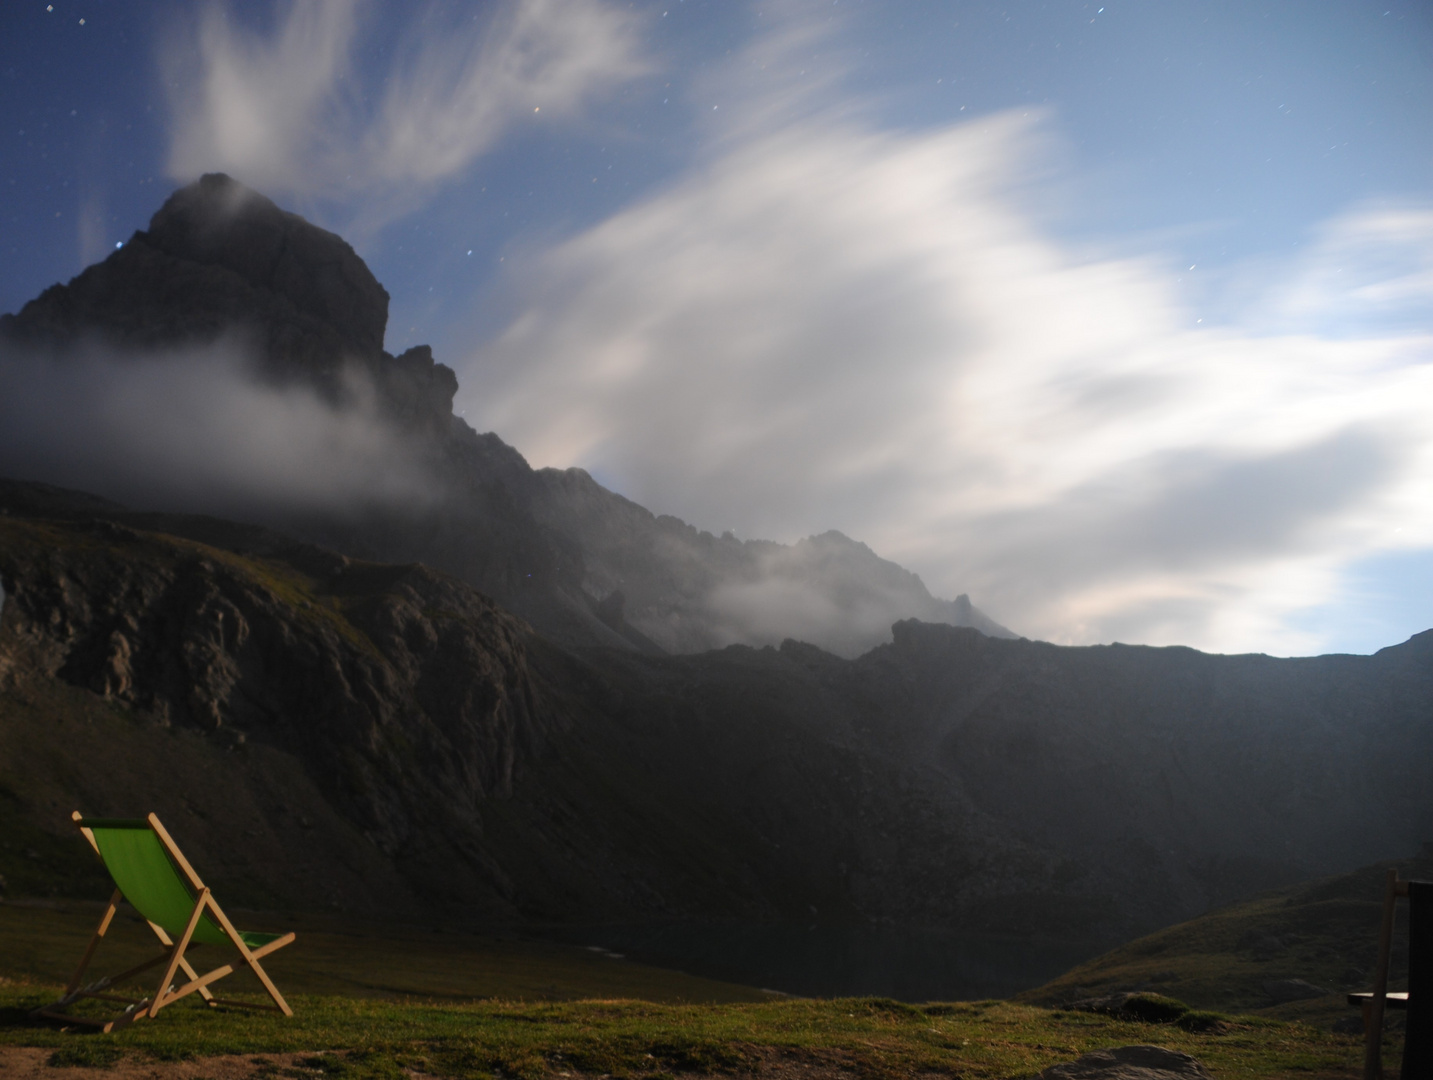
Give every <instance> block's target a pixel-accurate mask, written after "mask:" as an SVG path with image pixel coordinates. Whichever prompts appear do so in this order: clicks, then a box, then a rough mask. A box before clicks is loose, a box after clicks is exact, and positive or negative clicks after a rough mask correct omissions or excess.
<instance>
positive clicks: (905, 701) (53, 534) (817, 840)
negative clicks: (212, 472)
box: [0, 487, 1433, 941]
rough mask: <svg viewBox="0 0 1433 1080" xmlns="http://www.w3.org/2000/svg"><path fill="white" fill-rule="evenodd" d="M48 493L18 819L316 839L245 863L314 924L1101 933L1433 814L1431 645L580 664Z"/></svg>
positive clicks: (19, 519)
mask: <svg viewBox="0 0 1433 1080" xmlns="http://www.w3.org/2000/svg"><path fill="white" fill-rule="evenodd" d="M25 490H29V491H30V497H31V500H32V505H33V506H39V507H44V506H50V507H53V506H54V505H55V503H56V502H57V501H59V502H61V503H65V497H64V496H63V495H62V493H57V492H53V491H47V490H38V491H35V490H33V489H24V488H16V487H12V488H11V489H9V491H10V494H9V495H8V496H7V497H6V498H5V499H3V500H0V503H3V506H4V507H5V508H6V509H8V510H9V513H8V515H5V516H0V584H3V587H4V589H5V591H6V593H7V595H8V600H7V601H6V603H5V607H4V609H3V611H0V739H4V740H6V741H7V745H8V746H9V747H12V748H13V749H11V750H9V751H7V752H5V753H3V754H0V788H3V789H4V790H5V791H8V792H9V793H10V795H9V796H8V797H0V811H4V810H5V808H6V807H11V808H12V810H13V812H14V813H16V814H18V815H19V816H20V818H21V819H23V821H25V822H28V825H27V826H26V827H27V828H30V829H32V830H33V829H35V828H42V829H50V830H62V829H63V828H64V818H63V814H62V811H68V809H70V808H72V807H73V806H74V805H81V806H84V807H85V808H86V809H89V810H93V811H99V812H105V813H109V812H133V811H134V810H136V809H143V808H145V807H148V806H154V807H156V808H158V809H159V810H160V811H161V813H164V814H166V815H170V814H171V813H174V814H179V815H181V816H180V818H179V820H184V817H183V815H185V814H188V813H189V807H191V806H192V807H195V808H197V809H196V810H195V813H196V814H197V813H198V812H199V811H200V810H202V812H203V813H204V814H206V815H208V817H207V818H204V819H200V820H202V821H203V822H204V829H205V830H207V835H209V836H210V837H212V843H213V844H214V845H216V847H220V848H223V849H224V850H225V851H226V852H228V853H229V854H228V855H227V858H228V859H229V860H230V865H233V866H235V867H236V869H235V873H236V874H238V872H239V870H238V869H237V868H238V867H239V866H240V865H241V864H242V863H243V862H244V860H245V859H247V858H250V857H251V856H250V855H249V854H248V852H249V851H250V849H251V847H252V846H253V845H251V843H250V840H249V839H248V838H247V834H248V832H250V831H252V832H253V833H254V835H255V837H256V838H261V837H270V838H272V839H271V841H266V842H271V843H273V844H275V845H277V846H278V847H279V848H281V849H282V850H283V851H285V852H292V853H293V854H292V855H291V856H288V855H286V856H284V858H283V859H281V860H280V862H279V864H278V865H279V866H280V867H281V868H282V867H284V866H290V867H293V866H296V865H297V861H299V860H302V859H307V858H309V855H308V854H306V853H311V852H315V851H317V854H313V855H312V858H313V860H314V861H315V863H316V865H322V866H325V867H332V871H331V872H327V873H326V874H325V876H324V878H323V880H322V883H321V887H319V888H318V889H317V890H316V891H311V890H310V887H309V885H308V884H306V882H307V881H308V879H306V878H305V877H304V875H303V874H302V873H300V872H298V870H294V872H293V873H292V874H290V873H287V872H285V871H282V870H275V869H274V868H273V867H269V866H267V865H266V866H263V867H257V866H256V867H255V868H254V878H255V880H256V881H258V882H261V883H263V889H264V890H267V893H266V894H272V895H275V896H282V897H285V898H286V899H287V900H288V902H295V903H303V902H311V901H312V900H313V899H314V898H315V897H322V898H323V899H324V901H325V902H326V901H327V900H328V899H330V898H332V899H334V900H337V901H338V902H340V903H342V904H344V905H346V906H350V907H355V908H366V909H371V908H379V907H384V906H391V905H390V904H389V901H386V900H385V899H383V898H384V897H385V896H388V895H389V894H390V893H401V894H402V895H403V896H404V897H405V899H404V901H403V902H404V904H406V905H408V907H409V908H410V909H411V910H427V911H434V912H436V911H444V912H447V913H449V914H450V915H451V914H452V913H453V912H462V913H464V914H465V915H466V916H467V917H483V918H499V919H503V920H514V919H531V920H542V921H553V920H556V921H568V920H582V921H593V920H602V919H614V920H629V921H630V920H641V919H711V918H738V919H747V920H763V921H766V920H786V921H791V920H797V919H800V920H807V919H816V920H819V921H822V922H837V923H864V922H868V921H871V920H875V921H878V922H891V923H897V924H902V925H930V926H944V927H951V928H959V929H965V930H969V931H1013V932H1018V933H1038V934H1045V935H1050V936H1057V937H1069V938H1082V939H1087V938H1090V937H1095V938H1099V939H1102V940H1106V941H1110V940H1118V939H1120V938H1122V937H1126V936H1128V935H1129V934H1131V933H1134V932H1139V931H1143V930H1148V929H1153V928H1154V927H1157V926H1160V925H1165V924H1167V923H1169V922H1172V921H1176V920H1178V919H1181V918H1186V917H1188V916H1191V915H1194V914H1197V913H1199V912H1200V911H1203V910H1205V909H1206V908H1208V907H1209V906H1210V905H1212V904H1217V903H1221V902H1224V901H1226V900H1229V899H1233V898H1237V897H1239V896H1241V895H1248V894H1249V893H1251V892H1253V891H1255V890H1257V889H1258V888H1262V887H1267V886H1273V885H1278V884H1283V883H1287V882H1290V881H1296V880H1300V879H1305V878H1308V877H1310V876H1313V875H1315V874H1319V873H1324V872H1329V871H1338V870H1342V869H1346V868H1347V867H1348V866H1349V865H1356V864H1357V863H1360V862H1363V861H1365V860H1366V859H1367V858H1369V857H1373V856H1377V855H1379V854H1382V853H1386V852H1389V851H1393V852H1396V851H1398V850H1399V849H1400V848H1401V849H1403V850H1407V849H1408V848H1409V847H1412V846H1416V838H1418V837H1419V836H1420V835H1423V836H1426V835H1428V831H1429V830H1430V826H1433V820H1430V814H1429V809H1430V804H1429V800H1428V799H1427V797H1426V784H1425V782H1424V777H1423V775H1422V773H1423V767H1424V763H1426V762H1427V761H1429V760H1433V745H1430V741H1431V740H1433V679H1430V675H1433V664H1430V656H1429V652H1430V647H1429V646H1430V639H1429V636H1428V635H1422V636H1420V637H1419V638H1415V639H1413V640H1412V641H1410V642H1408V643H1407V644H1405V645H1403V646H1399V647H1397V648H1394V649H1388V650H1384V651H1383V652H1382V653H1380V654H1378V655H1377V656H1374V657H1320V658H1314V659H1307V660H1274V659H1271V658H1268V657H1218V656H1205V655H1202V654H1199V653H1195V652H1193V651H1191V650H1187V649H1131V648H1125V647H1109V648H1094V649H1069V648H1059V647H1056V646H1049V645H1041V644H1038V643H1032V642H1024V641H1003V640H997V639H992V638H988V637H986V636H984V635H982V634H980V633H978V632H976V631H974V630H970V629H960V628H953V627H941V626H934V625H927V624H917V623H904V624H901V625H899V626H898V627H897V628H896V638H895V642H894V643H893V644H892V645H889V646H884V647H882V648H880V649H877V650H875V651H873V652H871V653H869V654H867V655H866V656H864V657H862V658H861V659H859V660H856V661H847V660H842V659H840V658H838V657H835V656H833V655H831V654H829V653H825V652H823V651H821V650H819V649H816V648H814V647H812V646H809V645H800V644H797V643H795V642H787V643H785V644H783V645H782V647H781V648H780V649H772V648H763V649H752V648H748V647H744V646H733V647H730V648H727V649H724V650H721V651H717V652H711V653H706V654H701V655H695V656H679V657H673V656H667V657H663V656H648V655H642V654H639V653H636V652H634V651H632V650H618V649H597V650H578V651H575V652H573V651H566V650H563V649H560V648H558V647H556V646H553V645H551V644H549V643H547V642H545V641H544V640H543V639H541V638H539V637H537V636H536V635H535V634H533V633H532V632H531V631H530V630H529V629H527V627H526V626H525V625H523V624H522V623H520V622H519V621H517V620H515V619H513V618H512V617H511V616H509V615H507V614H505V613H504V612H502V611H501V609H499V608H497V607H496V606H495V605H494V604H493V603H492V602H491V601H488V600H487V599H485V598H484V597H482V596H481V595H479V594H477V593H476V592H474V591H473V590H472V589H471V588H470V587H468V586H466V585H464V584H462V583H461V582H458V581H456V580H454V579H451V578H447V577H443V576H441V575H439V574H436V573H434V572H432V571H429V570H426V569H424V568H422V567H418V566H411V565H410V566H382V565H372V564H362V563H356V562H351V561H346V560H344V559H343V558H341V557H339V556H335V555H333V554H331V553H328V552H325V551H323V550H321V549H315V548H313V547H310V546H307V545H302V544H295V543H292V542H289V541H286V540H284V538H283V537H281V536H279V535H277V534H274V533H269V532H265V531H263V530H259V529H255V528H254V527H252V526H242V525H230V524H227V523H225V522H222V521H219V520H217V519H212V518H209V519H202V518H200V519H192V518H184V517H180V516H171V517H167V518H157V517H153V516H143V515H141V516H138V517H136V516H133V515H131V516H126V515H125V514H124V513H123V512H120V511H114V510H108V509H107V508H106V507H105V506H104V505H103V504H102V503H101V502H100V501H99V500H90V501H88V502H83V505H86V506H88V507H89V510H90V516H89V517H88V518H83V517H76V518H72V519H69V520H65V519H62V518H55V517H52V516H46V514H45V512H44V511H43V510H36V509H31V510H23V509H21V504H22V502H23V500H22V499H21V498H20V497H19V494H17V492H21V491H25ZM3 494H4V492H0V495H3ZM81 502H82V501H81V500H75V501H74V502H72V503H65V504H66V505H80V504H81ZM106 518H108V520H105V519H106ZM141 519H143V521H145V522H147V524H148V525H149V529H143V528H139V527H136V526H137V524H139V523H140V521H141ZM161 525H162V526H163V527H164V528H165V529H166V530H168V531H167V533H161V532H158V531H151V530H156V529H158V528H159V527H160V526H161ZM178 534H186V535H187V536H188V537H201V538H202V542H200V541H199V540H197V539H193V538H181V537H180V536H179V535H178ZM59 733H62V734H59ZM57 734H59V738H58V739H57ZM116 747H118V748H120V749H118V750H113V753H116V754H123V755H127V756H124V757H121V758H112V757H111V753H112V748H116ZM151 759H152V760H153V761H163V762H169V763H170V764H169V765H166V766H164V767H163V768H161V767H159V766H158V765H155V764H150V763H149V762H150V761H151ZM114 760H119V761H121V762H122V765H121V766H120V767H118V768H116V767H114V766H113V761H114ZM218 762H224V763H226V764H225V765H223V766H220V765H217V764H216V763H218ZM170 769H172V771H173V773H174V777H173V779H172V780H169V779H166V774H167V771H169V770H170ZM215 776H218V777H220V779H221V781H222V784H225V785H228V789H229V794H228V795H226V796H225V798H224V800H223V801H224V802H227V803H229V804H232V805H241V806H246V807H251V808H252V811H246V812H245V813H244V814H241V815H239V816H238V817H231V816H230V815H229V814H228V813H227V812H224V811H223V810H222V809H221V806H220V805H219V804H218V803H216V802H215V799H216V796H215V794H214V792H216V791H218V790H220V786H219V784H218V783H217V782H216V783H211V777H215ZM278 777H282V778H283V779H282V780H278V779H275V778H278ZM279 806H284V807H293V806H301V807H304V808H305V809H303V810H302V811H301V814H302V816H303V817H306V818H307V819H308V822H309V825H310V826H311V829H308V828H305V827H304V824H303V822H302V821H301V820H295V817H294V815H293V814H292V813H289V812H286V811H283V810H281V809H278V807H279ZM196 824H197V823H196ZM1410 837H1413V838H1415V839H1414V840H1410ZM255 842H257V840H256V841H255ZM253 850H255V851H257V850H258V849H257V848H254V849H253ZM270 850H271V849H270ZM341 853H346V854H341ZM286 859H287V860H291V861H287V862H286V861H284V860H286ZM335 860H337V865H335ZM365 860H367V862H365ZM364 865H371V866H376V867H381V868H382V869H381V871H380V870H363V871H361V872H360V871H358V870H355V869H353V868H355V867H360V866H364ZM341 867H348V869H346V870H345V869H341ZM0 872H4V873H9V871H6V870H3V869H0Z"/></svg>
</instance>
